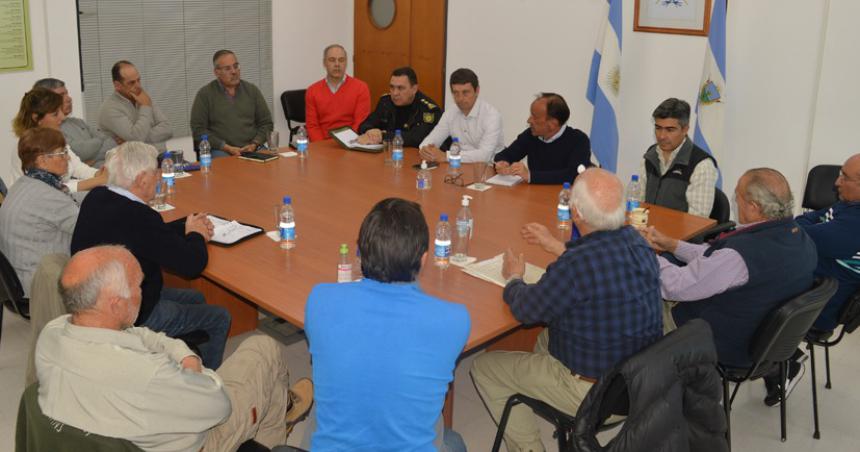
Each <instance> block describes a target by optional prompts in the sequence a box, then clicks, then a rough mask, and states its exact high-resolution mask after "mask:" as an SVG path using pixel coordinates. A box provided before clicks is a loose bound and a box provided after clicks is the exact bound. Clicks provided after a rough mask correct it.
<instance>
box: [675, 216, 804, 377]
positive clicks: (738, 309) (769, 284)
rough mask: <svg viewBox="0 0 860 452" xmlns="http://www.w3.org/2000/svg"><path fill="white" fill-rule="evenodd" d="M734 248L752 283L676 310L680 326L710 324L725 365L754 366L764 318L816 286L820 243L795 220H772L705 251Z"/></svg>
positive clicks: (718, 351) (746, 229)
mask: <svg viewBox="0 0 860 452" xmlns="http://www.w3.org/2000/svg"><path fill="white" fill-rule="evenodd" d="M722 248H731V249H733V250H735V251H737V252H738V254H740V255H741V258H743V260H744V262H745V263H746V265H747V270H748V272H749V280H748V281H747V283H746V284H744V285H742V286H740V287H736V288H734V289H730V290H727V291H725V292H723V293H721V294H717V295H714V296H713V297H710V298H707V299H704V300H700V301H691V302H681V303H679V304H678V305H677V306H675V308H674V309H672V317H673V318H674V319H675V323H676V324H677V325H678V326H681V325H683V324H684V323H685V322H687V321H689V320H690V319H694V318H702V319H704V320H706V321H707V322H708V323H709V324H710V325H711V329H712V330H713V332H714V342H715V343H716V345H717V355H718V356H719V360H720V362H721V363H722V364H725V365H729V366H732V367H748V366H750V365H751V364H752V359H751V358H750V354H749V348H750V340H751V339H752V336H753V335H754V334H755V332H756V330H757V329H758V326H759V324H760V323H761V322H762V320H763V319H764V318H765V317H766V316H767V315H768V314H769V313H770V312H772V311H773V310H774V309H776V308H777V307H778V306H779V305H781V304H782V303H783V302H785V301H788V300H789V299H791V298H792V297H795V296H797V295H799V294H800V293H802V292H804V291H806V290H808V289H809V288H810V287H812V272H813V271H814V270H815V265H816V262H817V261H818V256H817V254H816V249H815V243H813V241H812V239H811V238H810V237H809V236H808V235H806V232H804V231H803V229H802V228H801V227H800V226H798V225H797V223H795V222H794V220H793V219H785V220H778V221H769V222H766V223H760V224H757V225H754V226H750V227H748V228H745V229H742V230H740V231H738V232H736V233H734V234H731V235H729V236H727V237H725V238H723V239H720V240H715V241H714V242H712V243H711V246H710V248H708V250H707V251H705V256H710V254H711V253H713V252H714V251H716V250H719V249H722Z"/></svg>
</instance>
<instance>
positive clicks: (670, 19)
mask: <svg viewBox="0 0 860 452" xmlns="http://www.w3.org/2000/svg"><path fill="white" fill-rule="evenodd" d="M710 22H711V0H636V5H635V11H634V14H633V31H645V32H649V33H670V34H677V35H694V36H707V35H708V27H709V26H710Z"/></svg>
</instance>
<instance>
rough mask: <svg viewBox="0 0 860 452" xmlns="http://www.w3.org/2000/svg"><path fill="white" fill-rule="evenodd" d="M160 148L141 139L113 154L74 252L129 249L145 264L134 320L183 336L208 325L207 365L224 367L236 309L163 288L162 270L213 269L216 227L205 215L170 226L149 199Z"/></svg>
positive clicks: (81, 218)
mask: <svg viewBox="0 0 860 452" xmlns="http://www.w3.org/2000/svg"><path fill="white" fill-rule="evenodd" d="M157 153H158V151H156V149H155V147H153V146H152V145H149V144H145V143H141V142H139V141H130V142H126V143H123V144H122V145H120V146H119V147H117V148H116V149H115V150H114V151H111V153H110V154H109V155H108V159H107V162H106V166H107V168H108V171H109V174H110V176H109V178H108V185H107V186H106V187H98V188H97V189H94V190H92V191H90V194H89V195H88V196H87V197H86V199H85V200H84V202H83V203H82V204H81V211H80V213H79V214H78V223H77V224H76V225H75V232H74V234H73V235H72V245H71V252H72V253H76V252H78V251H80V250H83V249H87V248H90V247H93V246H97V245H102V244H119V245H124V246H125V247H126V248H128V249H129V250H130V251H131V253H132V254H134V257H136V258H137V260H138V262H140V266H141V267H142V268H143V273H144V278H143V282H142V284H141V286H140V287H141V289H142V290H143V303H142V304H141V307H140V316H138V318H137V322H136V323H135V325H138V326H146V327H148V328H150V329H153V330H155V331H161V332H164V333H166V334H167V335H168V336H171V337H176V336H181V335H184V334H187V333H190V332H192V331H197V330H203V331H205V332H206V333H207V334H208V335H209V341H207V342H206V343H204V344H203V345H201V346H200V352H201V354H202V355H203V364H204V365H205V366H206V367H209V368H211V369H217V368H218V366H219V365H220V364H221V360H222V355H223V354H224V344H225V342H226V340H227V331H228V330H229V329H230V314H229V313H228V312H227V310H226V309H224V308H223V307H220V306H213V305H207V304H206V300H205V299H204V298H203V294H201V293H200V292H198V291H196V290H193V289H175V288H168V287H164V281H163V279H162V273H161V272H162V270H167V271H169V272H172V273H174V274H177V275H179V276H182V277H184V278H196V277H198V276H200V273H202V272H203V269H205V268H206V263H207V261H208V253H207V251H206V242H208V241H209V238H210V237H211V236H212V231H213V226H212V223H211V222H210V221H209V220H208V218H207V216H206V214H205V213H197V214H191V215H189V216H188V217H187V218H183V219H179V220H176V221H173V222H171V223H165V222H164V220H163V219H162V218H161V215H160V214H159V213H158V212H156V211H155V210H153V209H151V208H150V207H149V205H147V203H148V202H149V201H150V200H152V198H153V197H155V187H156V184H157V183H158V181H159V179H160V177H161V176H160V172H159V170H158V168H157V163H156V162H157V158H156V155H157Z"/></svg>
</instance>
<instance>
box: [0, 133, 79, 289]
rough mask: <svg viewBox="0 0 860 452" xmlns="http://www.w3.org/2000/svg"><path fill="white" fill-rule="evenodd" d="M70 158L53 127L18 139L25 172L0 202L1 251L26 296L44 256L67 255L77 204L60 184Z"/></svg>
mask: <svg viewBox="0 0 860 452" xmlns="http://www.w3.org/2000/svg"><path fill="white" fill-rule="evenodd" d="M70 156H71V154H70V153H69V152H68V150H67V148H66V140H65V139H64V138H63V134H62V132H60V131H59V130H56V129H49V128H46V127H36V128H33V129H28V130H25V131H24V132H23V133H22V134H21V138H20V139H19V140H18V157H19V158H20V159H21V166H22V168H23V170H24V176H22V177H20V178H18V179H17V180H16V181H15V183H14V184H12V186H11V187H9V193H8V195H7V196H6V199H5V200H4V201H3V204H2V205H0V251H2V252H3V254H4V255H5V256H6V258H7V259H8V260H9V262H10V263H11V264H12V267H13V268H15V273H16V274H17V275H18V279H20V280H21V286H23V288H24V295H25V296H26V297H28V298H29V296H30V283H31V281H32V279H33V274H34V273H35V272H36V267H37V266H38V265H39V261H40V260H41V259H42V257H44V256H46V255H48V254H53V253H65V254H68V253H69V248H70V246H71V241H72V232H73V231H74V229H75V223H76V222H77V220H78V205H77V203H76V202H75V200H74V198H72V196H71V194H70V193H69V188H68V187H67V186H66V185H65V184H64V183H63V176H64V175H65V174H66V172H67V171H68V169H69V161H70V159H69V158H70Z"/></svg>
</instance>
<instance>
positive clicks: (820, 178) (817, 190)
mask: <svg viewBox="0 0 860 452" xmlns="http://www.w3.org/2000/svg"><path fill="white" fill-rule="evenodd" d="M840 169H841V167H840V166H839V165H818V166H816V167H814V168H812V169H811V170H809V175H807V177H806V188H805V189H804V190H803V204H802V206H803V208H804V209H812V210H818V209H823V208H825V207H829V206H832V205H833V204H834V203H836V201H837V200H838V197H837V195H836V190H835V188H834V185H835V184H836V178H837V177H839V170H840Z"/></svg>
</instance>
